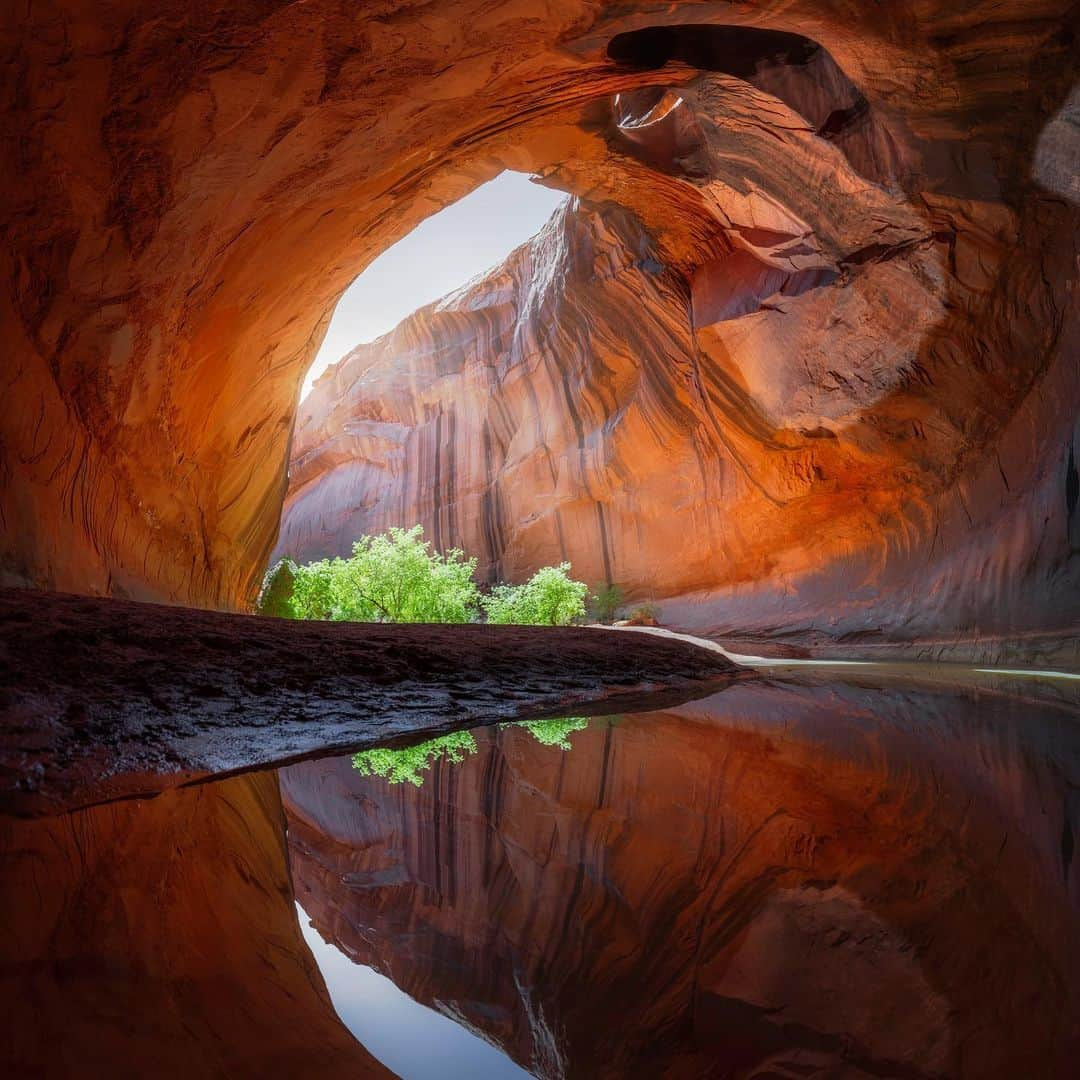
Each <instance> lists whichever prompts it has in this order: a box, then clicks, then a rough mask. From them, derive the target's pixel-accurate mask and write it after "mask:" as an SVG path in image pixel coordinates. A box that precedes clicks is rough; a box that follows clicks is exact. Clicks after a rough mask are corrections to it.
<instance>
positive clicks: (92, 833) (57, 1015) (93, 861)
mask: <svg viewBox="0 0 1080 1080" xmlns="http://www.w3.org/2000/svg"><path fill="white" fill-rule="evenodd" d="M0 853H2V859H3V866H4V872H3V875H2V878H0V955H2V956H3V966H2V970H0V998H2V1000H3V1002H4V1019H3V1024H2V1025H0V1062H2V1063H3V1069H4V1071H5V1075H8V1076H50V1077H54V1076H56V1077H59V1076H72V1077H75V1076H111V1077H121V1076H122V1077H128V1076H130V1077H147V1076H169V1077H190V1076H256V1075H269V1076H297V1077H301V1076H302V1077H309V1076H310V1077H322V1076H342V1077H344V1076H371V1077H389V1076H390V1075H391V1074H390V1073H389V1072H387V1071H386V1070H385V1069H384V1068H383V1067H382V1066H381V1065H379V1064H378V1063H377V1062H376V1061H375V1060H374V1059H373V1058H372V1057H371V1056H370V1055H369V1054H368V1053H367V1052H366V1051H365V1050H364V1049H363V1048H362V1047H361V1046H360V1045H359V1044H358V1043H357V1042H356V1041H355V1040H354V1039H353V1037H352V1036H351V1035H350V1034H349V1032H348V1031H347V1030H346V1029H345V1028H344V1026H342V1024H341V1023H340V1021H339V1020H338V1018H337V1016H336V1014H335V1013H334V1010H333V1007H332V1005H331V1004H330V998H329V997H328V995H327V993H326V988H325V986H324V984H323V980H322V976H321V975H320V974H319V970H318V968H317V967H316V965H315V961H314V959H313V958H312V956H311V953H310V951H309V950H308V947H307V945H306V944H305V943H304V940H303V938H302V937H301V934H300V927H299V924H298V922H297V915H296V908H295V906H294V902H293V892H292V883H291V880H290V875H289V867H288V863H287V860H286V848H285V832H284V819H283V815H282V809H281V799H280V796H279V794H278V789H277V781H276V779H275V777H274V775H273V774H272V773H264V774H262V775H259V776H247V777H240V778H237V779H234V780H225V781H221V782H219V783H215V784H207V785H205V786H202V787H196V788H186V789H182V790H178V791H170V792H166V793H165V794H162V795H160V796H159V797H158V798H156V799H152V800H148V801H136V800H132V801H128V802H118V803H111V804H108V805H104V806H98V807H94V808H91V809H89V810H79V811H75V812H74V813H70V814H63V815H60V816H57V817H52V818H48V819H42V820H38V821H16V820H14V819H11V818H3V819H0Z"/></svg>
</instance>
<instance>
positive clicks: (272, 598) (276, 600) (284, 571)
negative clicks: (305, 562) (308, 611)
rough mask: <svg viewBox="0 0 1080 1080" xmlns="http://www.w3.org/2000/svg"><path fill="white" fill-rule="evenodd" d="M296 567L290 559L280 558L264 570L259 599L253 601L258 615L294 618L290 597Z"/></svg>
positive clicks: (294, 580)
mask: <svg viewBox="0 0 1080 1080" xmlns="http://www.w3.org/2000/svg"><path fill="white" fill-rule="evenodd" d="M297 569H298V567H297V565H296V563H294V562H293V561H292V559H281V560H279V561H278V562H277V563H275V564H274V565H273V566H271V567H270V569H269V570H267V571H266V576H265V577H264V578H263V583H262V589H260V590H259V599H258V600H257V601H256V602H255V610H256V611H258V613H259V614H260V615H274V616H276V617H277V618H279V619H294V618H296V615H295V613H294V612H293V605H292V597H293V588H294V586H295V584H296V571H297Z"/></svg>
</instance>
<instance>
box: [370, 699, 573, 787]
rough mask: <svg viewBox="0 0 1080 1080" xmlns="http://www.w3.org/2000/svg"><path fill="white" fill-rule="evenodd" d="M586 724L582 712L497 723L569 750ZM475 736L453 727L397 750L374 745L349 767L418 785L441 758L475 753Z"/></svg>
mask: <svg viewBox="0 0 1080 1080" xmlns="http://www.w3.org/2000/svg"><path fill="white" fill-rule="evenodd" d="M588 726H589V721H588V719H587V718H586V717H584V716H568V717H565V718H564V719H561V720H515V721H512V722H511V723H510V724H501V725H500V727H523V728H525V730H526V731H527V732H528V733H529V734H530V735H531V736H532V737H533V738H534V739H535V740H536V741H537V742H538V743H540V744H541V745H542V746H554V747H557V748H558V749H560V750H572V749H573V747H572V746H571V744H570V735H571V733H572V732H575V731H581V730H582V729H584V728H587V727H588ZM476 752H477V748H476V738H475V736H474V735H473V733H472V732H471V731H455V732H452V733H451V734H449V735H440V736H439V737H438V738H436V739H428V740H427V741H426V742H422V743H417V744H416V745H415V746H406V747H404V748H402V749H400V750H391V749H386V748H376V749H374V750H361V751H360V752H359V753H358V754H353V757H352V767H353V768H354V769H356V770H358V771H359V772H360V773H361V774H362V775H364V776H381V777H382V778H383V779H384V780H386V781H387V783H390V784H412V785H413V786H414V787H420V786H421V785H422V784H423V783H424V779H425V778H424V776H423V774H424V773H425V772H427V771H428V769H430V768H431V766H432V765H433V764H434V763H435V762H436V761H438V760H440V759H445V760H446V761H448V762H450V764H451V765H460V764H461V762H463V761H464V760H465V758H466V757H467V756H468V755H469V754H475V753H476Z"/></svg>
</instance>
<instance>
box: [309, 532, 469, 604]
mask: <svg viewBox="0 0 1080 1080" xmlns="http://www.w3.org/2000/svg"><path fill="white" fill-rule="evenodd" d="M423 537H424V530H423V527H422V526H420V525H414V526H413V527H412V528H411V529H391V530H390V531H389V532H388V533H384V534H383V535H381V536H362V537H361V538H360V539H359V540H357V541H356V543H355V544H353V553H352V556H351V557H350V558H348V559H323V560H322V561H321V562H315V563H309V564H308V565H307V566H301V567H298V568H297V570H296V573H295V577H296V581H295V584H294V587H293V599H292V606H293V610H294V612H295V615H296V617H297V618H300V619H339V620H350V621H353V622H399V623H417V622H438V623H463V622H468V621H469V620H470V619H472V618H474V617H475V615H476V613H477V596H478V593H477V589H476V584H475V583H474V582H473V573H474V571H475V570H476V560H475V559H466V558H465V555H464V553H463V552H461V551H458V550H457V549H454V550H453V551H448V552H447V553H446V554H445V555H440V554H439V553H438V552H436V551H432V550H431V544H429V543H427V542H425V541H424V539H423Z"/></svg>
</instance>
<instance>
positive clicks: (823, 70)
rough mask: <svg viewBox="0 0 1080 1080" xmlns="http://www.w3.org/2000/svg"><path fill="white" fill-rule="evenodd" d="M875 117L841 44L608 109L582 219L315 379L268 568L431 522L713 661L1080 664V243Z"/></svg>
mask: <svg viewBox="0 0 1080 1080" xmlns="http://www.w3.org/2000/svg"><path fill="white" fill-rule="evenodd" d="M766 88H767V89H766ZM767 91H768V92H767ZM990 97H993V95H990ZM852 100H855V101H856V102H857V103H858V102H860V99H859V97H858V92H857V91H856V90H855V89H854V88H853V87H852V86H851V84H850V83H848V82H847V81H846V80H845V79H844V77H843V75H842V74H841V73H840V72H839V71H838V69H837V68H836V66H835V64H834V63H833V62H832V61H831V60H830V59H829V58H828V56H827V55H825V54H823V53H821V52H818V53H816V54H815V58H814V60H812V61H811V62H810V63H808V64H805V65H801V66H799V67H797V68H780V69H778V70H773V71H770V70H768V69H765V70H763V71H761V72H759V73H758V74H757V75H755V76H754V77H753V80H752V83H747V82H740V81H737V80H735V79H733V78H732V77H730V76H728V75H724V74H715V73H712V74H708V75H699V76H697V77H696V78H694V79H693V80H692V81H690V82H689V83H684V84H683V85H680V86H678V87H677V88H676V89H672V90H669V91H668V92H667V93H666V94H663V93H661V92H660V91H659V90H649V91H641V92H638V93H636V94H634V93H628V94H622V95H621V96H620V97H619V98H618V99H617V100H615V101H614V102H612V103H609V104H608V105H607V106H606V107H607V108H608V110H609V112H608V114H607V118H606V121H605V120H603V119H602V118H597V117H594V121H595V123H596V124H597V126H598V127H599V128H600V129H601V130H602V132H603V135H604V138H605V148H604V150H603V151H602V153H601V152H599V151H595V150H594V151H593V152H592V153H591V155H587V154H586V153H585V152H584V151H578V152H576V153H575V154H572V155H571V156H569V157H567V158H566V160H564V161H562V162H561V163H560V165H559V166H558V167H557V168H556V169H555V171H554V173H553V174H552V175H553V177H554V178H555V180H556V181H557V182H560V183H566V184H567V186H570V187H576V188H577V189H579V190H581V189H583V188H586V187H587V186H588V185H591V187H588V194H589V196H590V197H589V199H588V200H586V201H582V202H574V203H572V204H571V205H570V206H569V207H568V208H567V209H565V210H561V211H559V212H557V213H556V215H555V217H554V218H553V220H552V221H551V222H550V223H549V224H548V226H547V227H546V228H545V229H544V230H543V231H542V232H541V234H540V235H539V236H538V237H537V238H536V239H535V240H534V241H532V242H531V243H530V244H527V245H525V246H523V247H522V248H519V249H518V250H517V251H515V252H514V253H513V254H512V255H511V256H510V257H509V258H508V259H507V261H506V262H505V263H504V265H503V266H501V267H499V268H498V269H496V270H494V271H492V272H491V273H490V274H489V275H487V276H486V278H484V279H483V280H482V281H479V282H476V283H474V284H472V285H470V286H468V287H466V288H463V289H462V290H460V291H459V292H457V293H454V294H451V295H450V296H448V297H446V298H444V299H443V300H442V301H439V302H438V303H436V304H434V305H431V306H429V307H427V308H425V309H422V310H421V311H419V312H417V313H416V314H415V315H414V316H412V317H410V318H409V319H406V320H405V321H404V322H403V323H402V324H401V325H400V326H399V327H398V328H397V329H396V330H394V331H393V332H391V333H390V334H388V335H387V336H385V337H383V338H381V339H379V340H378V341H376V342H373V343H372V344H370V345H362V346H359V347H357V349H355V350H354V351H353V352H352V353H351V354H349V356H347V357H346V358H345V359H344V360H343V361H342V362H341V363H340V364H339V365H337V366H336V368H334V369H332V370H331V371H330V372H328V373H327V374H326V375H325V376H324V377H323V378H322V379H321V380H320V381H319V382H318V383H317V384H316V387H315V389H314V391H313V392H312V394H311V396H310V397H309V398H308V399H306V401H305V402H304V403H303V405H302V407H301V411H300V416H299V420H298V424H297V430H296V434H295V437H294V442H293V448H292V456H291V461H290V481H289V490H288V493H287V496H286V502H285V508H284V513H283V519H282V529H281V534H280V536H279V539H278V545H277V549H276V552H275V555H276V556H280V555H283V554H290V555H292V556H294V557H296V558H299V559H301V560H307V559H310V558H317V557H322V556H325V555H336V554H346V553H347V552H348V550H349V548H350V545H351V543H352V541H353V540H354V539H355V538H356V537H357V536H358V535H361V534H363V533H366V532H377V531H381V530H383V529H385V528H387V527H389V526H394V525H403V526H408V525H411V524H413V523H415V522H420V523H422V524H423V525H424V527H425V531H426V533H427V535H428V537H429V538H430V539H432V540H433V541H434V543H435V545H436V546H437V547H439V548H443V549H445V548H448V547H453V546H460V547H463V548H464V549H465V550H467V551H469V552H470V553H476V554H478V555H479V558H480V563H481V569H482V572H483V573H485V574H486V575H488V576H489V577H491V578H498V577H503V578H509V579H511V580H519V579H521V578H523V577H524V576H527V574H529V573H530V572H531V571H532V570H534V569H535V568H536V567H537V566H540V565H544V564H546V563H551V562H556V561H559V560H561V559H569V560H571V562H572V563H573V565H574V570H575V572H576V573H577V574H578V575H579V576H581V577H583V578H584V579H585V580H586V581H588V582H589V583H590V584H597V583H602V582H615V583H617V584H619V585H620V586H621V587H622V588H623V589H624V591H625V592H626V593H627V595H628V596H629V597H630V598H632V599H653V600H658V601H660V602H661V607H662V613H663V616H664V618H665V621H666V622H668V623H669V624H671V625H674V626H676V627H677V628H680V629H685V630H691V631H694V632H698V633H705V634H709V635H712V636H720V637H724V636H731V635H736V636H740V637H759V638H760V637H770V636H775V635H780V636H783V637H784V638H785V639H786V640H788V641H793V642H797V643H799V644H803V645H806V646H810V647H816V648H818V649H826V650H827V649H828V648H830V647H831V648H835V649H837V650H839V651H847V652H848V653H849V654H850V652H851V651H852V650H870V649H873V648H876V647H880V646H882V645H885V646H889V645H893V644H898V645H900V646H902V647H906V648H908V649H909V650H910V649H915V650H917V651H918V652H919V653H920V654H921V655H944V656H953V657H964V656H969V657H972V658H981V659H996V660H1006V661H1009V660H1014V661H1015V660H1024V661H1026V662H1033V661H1038V662H1045V663H1076V662H1078V661H1080V655H1078V654H1077V651H1076V650H1077V645H1076V641H1077V636H1078V635H1077V631H1078V624H1077V619H1078V617H1080V559H1078V558H1077V543H1078V537H1080V532H1078V529H1080V523H1078V519H1077V517H1076V501H1077V499H1076V493H1075V491H1073V494H1072V495H1071V496H1070V495H1069V492H1070V491H1071V490H1073V489H1072V488H1070V484H1072V485H1073V486H1074V487H1075V485H1076V483H1077V480H1076V466H1075V461H1074V451H1073V447H1074V443H1075V433H1074V425H1075V424H1076V416H1077V412H1078V407H1080V373H1078V369H1077V365H1076V363H1075V356H1076V350H1077V348H1078V347H1080V321H1078V319H1077V304H1076V294H1075V292H1074V291H1073V290H1072V288H1071V286H1070V282H1071V281H1072V280H1073V277H1074V275H1075V268H1074V262H1073V260H1074V258H1075V252H1076V251H1077V250H1078V236H1080V233H1078V232H1077V224H1078V220H1080V218H1078V216H1077V213H1076V211H1075V209H1074V208H1073V207H1070V205H1069V204H1068V203H1067V202H1066V201H1064V200H1062V199H1060V198H1051V197H1050V196H1049V195H1047V194H1046V193H1045V192H1042V191H1041V190H1040V188H1039V186H1038V185H1037V184H1033V183H1032V182H1031V179H1030V177H1028V176H1026V175H1023V176H1019V175H1017V173H1018V172H1019V171H1021V170H1023V169H1026V168H1027V166H1026V165H1023V164H1022V163H1021V161H1019V160H1014V161H1013V162H1012V163H1010V164H1006V163H1005V162H1004V161H1002V160H999V161H998V163H997V164H996V165H991V164H990V161H989V158H988V157H987V156H986V155H988V153H989V147H986V146H981V145H979V146H975V145H973V146H972V147H970V148H969V150H968V151H966V152H965V154H966V156H964V155H960V154H959V153H958V152H957V151H953V152H950V153H949V154H942V153H941V148H937V147H932V146H928V145H927V144H926V143H925V142H924V141H920V140H919V139H914V138H911V137H910V133H906V134H907V135H908V136H909V138H908V145H904V143H903V142H901V141H900V138H901V134H903V132H902V127H901V123H900V121H899V120H898V119H897V118H896V117H895V115H894V114H892V113H891V112H890V110H889V109H888V108H886V107H882V108H881V109H871V108H870V107H869V106H868V105H867V104H866V102H865V101H861V104H859V108H861V109H862V110H863V111H862V112H858V111H857V110H856V119H855V120H853V121H849V122H848V126H847V127H843V126H842V127H841V129H840V130H839V131H838V132H836V133H833V132H832V130H831V128H830V125H832V126H833V127H835V126H836V125H837V124H839V123H840V121H838V120H836V119H835V115H836V112H837V110H839V111H841V112H842V111H843V109H841V107H847V108H848V109H849V110H850V109H851V108H854V106H850V105H849V104H848V103H849V102H851V101H852ZM995 100H996V98H995ZM988 101H989V99H988ZM987 104H988V102H987ZM834 107H835V108H834ZM973 107H975V106H974V104H973ZM799 109H801V110H802V111H798V110H799ZM830 110H832V111H830ZM974 130H975V129H971V132H969V137H970V138H971V139H973V140H975V141H976V142H978V140H976V136H975V134H974ZM936 155H940V158H941V159H940V160H939V158H938V156H936ZM954 155H955V156H954ZM1010 173H1011V176H1010V175H1009V174H1010ZM600 198H604V199H605V201H603V202H601V201H599V199H600ZM610 200H618V201H619V202H621V203H622V204H623V205H622V206H619V205H615V202H613V201H610ZM627 207H629V208H632V209H627Z"/></svg>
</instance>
